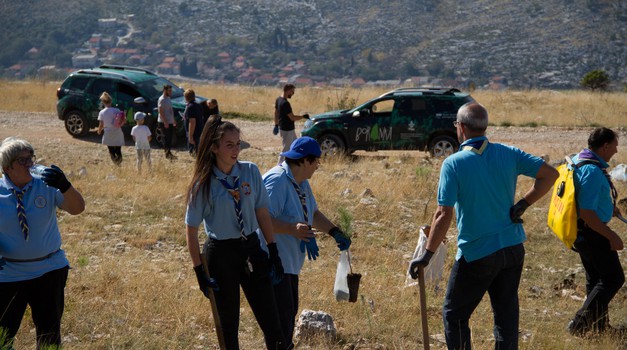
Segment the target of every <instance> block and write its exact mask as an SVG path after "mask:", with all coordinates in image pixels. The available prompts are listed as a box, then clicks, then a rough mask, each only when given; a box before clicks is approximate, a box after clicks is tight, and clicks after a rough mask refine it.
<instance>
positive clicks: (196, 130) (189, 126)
mask: <svg viewBox="0 0 627 350" xmlns="http://www.w3.org/2000/svg"><path fill="white" fill-rule="evenodd" d="M183 95H184V96H185V102H187V106H185V112H184V113H183V119H185V125H186V130H187V148H188V150H189V154H191V155H193V156H196V151H197V150H198V143H199V142H200V135H201V134H202V128H203V126H204V123H203V117H202V108H201V107H200V105H199V104H198V103H196V93H195V92H194V90H192V89H187V90H185V93H184V94H183Z"/></svg>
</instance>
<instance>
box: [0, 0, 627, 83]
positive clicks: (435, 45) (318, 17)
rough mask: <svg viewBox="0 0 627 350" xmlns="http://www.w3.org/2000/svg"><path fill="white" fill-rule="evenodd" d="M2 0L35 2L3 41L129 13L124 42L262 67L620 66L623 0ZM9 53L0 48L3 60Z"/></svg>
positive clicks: (343, 71) (498, 70)
mask: <svg viewBox="0 0 627 350" xmlns="http://www.w3.org/2000/svg"><path fill="white" fill-rule="evenodd" d="M2 3H3V5H2V6H3V7H10V8H9V10H10V11H1V14H0V20H2V21H3V22H4V23H15V22H16V21H18V22H19V21H22V20H23V14H20V13H24V12H28V11H31V12H34V13H32V15H29V19H28V21H27V22H29V23H31V22H32V24H33V25H31V26H30V29H29V28H19V29H20V30H16V31H14V32H9V33H8V36H5V37H4V38H2V39H0V44H6V45H3V47H7V45H11V42H12V41H15V40H16V39H17V38H16V36H19V38H21V40H22V41H24V40H25V35H28V38H32V39H31V41H34V40H35V39H34V38H40V39H38V40H40V41H41V40H45V39H46V40H47V37H46V36H45V35H43V34H40V35H32V33H31V34H25V33H28V30H31V31H43V32H45V28H47V26H48V25H50V26H52V25H53V24H54V23H57V24H58V23H64V22H65V23H67V22H68V21H69V20H71V21H73V22H78V23H80V25H74V26H73V27H65V28H64V30H65V31H66V34H65V36H64V38H66V39H71V40H74V41H72V42H61V43H59V45H61V46H64V45H65V46H67V47H70V46H72V45H75V46H76V45H77V44H81V42H78V43H77V42H75V38H76V37H77V36H80V34H84V35H83V36H84V38H83V40H87V39H88V38H89V37H90V35H91V34H92V32H88V31H87V28H89V27H90V26H91V27H94V26H95V25H94V24H93V23H92V22H93V20H94V17H95V16H96V17H101V18H102V17H116V16H117V17H120V16H123V15H124V14H129V13H132V14H135V21H136V22H137V23H138V25H137V26H136V27H137V29H139V30H140V31H141V34H142V35H141V36H138V37H137V38H136V39H134V40H133V41H132V42H131V43H130V45H136V46H139V47H141V46H145V45H148V44H159V45H161V47H162V48H163V49H164V52H165V53H164V54H176V55H178V56H183V57H184V58H185V59H186V60H190V61H200V62H206V63H207V64H208V65H209V66H212V67H215V68H216V69H218V70H220V69H225V67H222V66H221V65H220V62H219V61H218V60H217V58H216V57H217V54H218V53H220V52H227V53H229V54H230V55H231V56H232V57H237V56H243V57H245V58H246V64H247V65H248V66H252V67H254V68H257V69H260V70H261V71H262V72H266V73H277V72H279V71H280V70H281V68H283V67H285V66H286V65H287V64H288V63H289V62H293V61H297V60H301V61H303V62H304V64H305V65H306V67H307V69H306V71H305V72H306V73H307V74H308V75H311V76H328V77H335V78H341V77H363V78H364V79H366V80H375V79H406V78H408V77H411V76H425V75H429V76H432V77H439V78H443V79H455V80H457V81H458V82H459V81H461V82H473V83H476V84H481V85H483V84H487V83H488V82H490V81H492V82H505V83H506V84H507V85H509V86H515V87H521V88H525V87H548V88H571V87H576V86H577V84H578V82H579V80H580V79H581V77H582V76H583V75H584V74H585V73H587V72H589V71H590V70H593V69H603V70H605V71H606V72H608V73H609V75H610V78H611V79H612V81H613V82H614V83H617V85H618V86H622V83H625V79H626V76H627V74H626V73H627V65H626V64H625V62H627V46H626V45H625V41H626V39H627V3H626V2H625V1H621V0H594V1H593V0H546V1H536V0H531V1H516V0H499V1H463V2H460V1H455V0H440V1H435V0H393V1H387V2H381V1H378V0H360V1H332V0H301V1H274V0H229V1H223V0H196V1H194V2H182V1H180V0H159V1H156V0H145V1H142V2H141V3H135V2H125V1H121V0H110V1H109V2H108V5H107V6H104V5H103V4H102V3H100V2H97V1H96V0H74V1H68V0H49V1H47V2H46V3H47V11H45V13H44V12H43V11H41V13H40V11H32V10H29V9H32V8H33V4H40V2H37V1H34V0H24V1H21V2H14V3H11V4H8V2H6V1H3V2H2ZM55 4H56V5H58V6H55ZM27 10H28V11H27ZM94 10H97V13H94ZM7 17H9V18H7ZM82 17H84V18H85V20H84V21H81V20H80V18H82ZM7 21H8V22H7ZM89 23H92V24H91V25H90V24H89ZM55 27H57V28H55V30H59V28H58V26H55ZM76 29H79V31H78V32H77V31H76ZM25 31H26V32H25ZM83 31H85V32H84V33H83ZM58 36H59V35H58ZM30 44H33V45H42V44H41V43H40V44H38V43H36V42H31V43H30ZM5 61H6V60H4V61H3V60H2V57H0V64H3V65H5V66H6V64H7V63H8V62H5ZM227 78H229V77H228V76H227ZM231 78H234V77H231Z"/></svg>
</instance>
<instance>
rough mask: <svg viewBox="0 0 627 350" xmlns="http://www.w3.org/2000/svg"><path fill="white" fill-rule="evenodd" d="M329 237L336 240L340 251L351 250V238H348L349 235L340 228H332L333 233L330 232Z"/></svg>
mask: <svg viewBox="0 0 627 350" xmlns="http://www.w3.org/2000/svg"><path fill="white" fill-rule="evenodd" d="M329 235H331V237H333V238H334V239H335V243H337V247H338V248H340V250H347V249H348V248H350V246H351V239H350V237H348V235H347V234H346V233H344V231H342V230H340V229H339V228H338V227H334V228H332V229H331V231H329Z"/></svg>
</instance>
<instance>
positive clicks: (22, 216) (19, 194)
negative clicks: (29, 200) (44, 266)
mask: <svg viewBox="0 0 627 350" xmlns="http://www.w3.org/2000/svg"><path fill="white" fill-rule="evenodd" d="M11 192H13V194H14V195H15V199H17V205H16V206H15V208H16V209H17V218H18V220H19V221H20V227H21V228H22V233H23V234H24V239H25V240H27V241H28V222H26V208H24V202H22V199H23V198H24V193H26V189H24V190H21V191H20V190H16V189H15V188H13V187H11Z"/></svg>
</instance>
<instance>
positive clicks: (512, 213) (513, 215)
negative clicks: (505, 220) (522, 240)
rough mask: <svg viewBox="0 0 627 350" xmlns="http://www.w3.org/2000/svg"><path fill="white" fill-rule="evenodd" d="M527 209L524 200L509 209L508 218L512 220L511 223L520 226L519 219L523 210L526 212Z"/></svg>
mask: <svg viewBox="0 0 627 350" xmlns="http://www.w3.org/2000/svg"><path fill="white" fill-rule="evenodd" d="M527 208H529V202H527V201H526V200H525V199H524V198H523V199H521V200H519V201H518V203H516V204H514V205H513V206H512V207H511V208H509V217H510V219H512V222H513V223H515V224H522V223H523V219H521V218H520V217H521V216H522V215H523V213H524V212H525V210H527Z"/></svg>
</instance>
